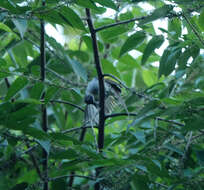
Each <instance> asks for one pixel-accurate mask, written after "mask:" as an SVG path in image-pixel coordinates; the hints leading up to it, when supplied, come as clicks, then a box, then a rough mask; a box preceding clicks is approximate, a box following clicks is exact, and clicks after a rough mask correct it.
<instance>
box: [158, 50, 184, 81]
mask: <svg viewBox="0 0 204 190" xmlns="http://www.w3.org/2000/svg"><path fill="white" fill-rule="evenodd" d="M180 51H181V50H180V48H177V47H168V48H167V49H165V50H164V52H163V54H162V57H161V59H160V64H159V75H158V76H159V78H160V77H161V76H162V75H164V76H168V75H169V74H170V73H171V72H172V71H173V70H174V69H175V65H176V60H177V58H178V56H179V55H180V53H181V52H180Z"/></svg>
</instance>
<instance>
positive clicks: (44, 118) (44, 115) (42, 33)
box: [40, 0, 49, 190]
mask: <svg viewBox="0 0 204 190" xmlns="http://www.w3.org/2000/svg"><path fill="white" fill-rule="evenodd" d="M42 6H45V0H42ZM45 65H46V56H45V23H44V21H43V20H42V19H41V20H40V71H41V81H42V82H44V81H45V77H46V73H45ZM44 96H45V93H43V95H42V100H43V99H44ZM41 111H42V129H43V130H44V131H45V132H47V130H48V127H47V109H46V105H44V104H42V106H41ZM42 157H43V163H42V165H43V174H44V185H43V190H48V189H49V187H48V153H47V152H46V151H45V150H44V149H43V153H42Z"/></svg>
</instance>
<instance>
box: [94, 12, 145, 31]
mask: <svg viewBox="0 0 204 190" xmlns="http://www.w3.org/2000/svg"><path fill="white" fill-rule="evenodd" d="M148 16H149V15H148ZM144 18H146V16H142V17H138V18H132V19H129V20H124V21H120V22H116V23H113V24H108V25H105V26H101V27H99V28H96V29H95V31H96V32H99V31H101V30H105V29H108V28H111V27H115V26H118V25H122V24H128V23H131V22H135V21H140V20H143V19H144Z"/></svg>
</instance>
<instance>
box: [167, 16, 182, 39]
mask: <svg viewBox="0 0 204 190" xmlns="http://www.w3.org/2000/svg"><path fill="white" fill-rule="evenodd" d="M181 30H182V28H181V21H180V19H179V18H173V19H171V20H169V21H168V32H169V33H170V34H171V35H172V37H173V38H174V39H178V38H179V37H180V36H181Z"/></svg>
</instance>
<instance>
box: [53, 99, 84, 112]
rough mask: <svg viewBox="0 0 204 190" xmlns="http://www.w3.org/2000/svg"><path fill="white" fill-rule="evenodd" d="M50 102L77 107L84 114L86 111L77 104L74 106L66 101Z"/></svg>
mask: <svg viewBox="0 0 204 190" xmlns="http://www.w3.org/2000/svg"><path fill="white" fill-rule="evenodd" d="M50 102H52V103H55V102H56V103H61V104H67V105H70V106H72V107H75V108H77V109H79V110H80V111H82V112H84V109H83V108H82V107H80V106H78V105H76V104H73V103H71V102H68V101H64V100H50Z"/></svg>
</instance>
